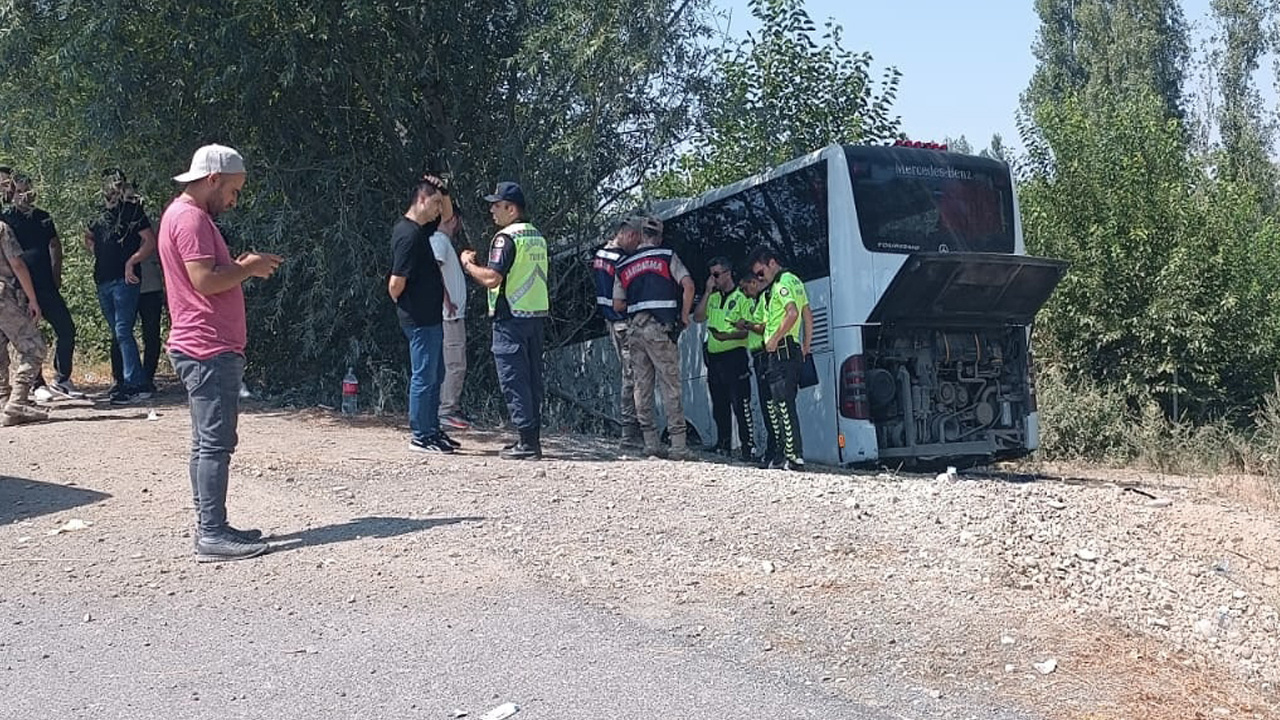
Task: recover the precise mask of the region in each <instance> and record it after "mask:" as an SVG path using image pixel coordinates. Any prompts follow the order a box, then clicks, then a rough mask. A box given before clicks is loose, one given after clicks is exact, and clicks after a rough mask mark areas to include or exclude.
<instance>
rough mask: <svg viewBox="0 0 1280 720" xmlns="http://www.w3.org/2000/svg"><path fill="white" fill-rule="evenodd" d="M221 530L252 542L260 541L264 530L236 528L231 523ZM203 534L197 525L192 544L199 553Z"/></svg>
mask: <svg viewBox="0 0 1280 720" xmlns="http://www.w3.org/2000/svg"><path fill="white" fill-rule="evenodd" d="M221 532H224V533H226V534H227V535H230V536H231V537H233V538H235V539H237V540H239V541H241V542H250V543H251V542H258V541H259V540H261V539H262V531H261V530H258V529H257V528H250V529H248V530H240V529H239V528H234V527H231V526H230V525H223V526H222V530H221ZM202 534H203V533H201V532H200V528H199V527H198V526H197V527H196V534H195V537H193V538H192V539H191V542H192V544H193V545H195V548H196V552H197V553H198V552H200V536H201V535H202Z"/></svg>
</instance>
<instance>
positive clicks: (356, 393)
mask: <svg viewBox="0 0 1280 720" xmlns="http://www.w3.org/2000/svg"><path fill="white" fill-rule="evenodd" d="M359 398H360V381H359V380H357V379H356V371H355V369H354V368H347V376H346V377H344V378H342V414H343V415H355V414H356V412H357V411H358V410H359V407H360V402H359Z"/></svg>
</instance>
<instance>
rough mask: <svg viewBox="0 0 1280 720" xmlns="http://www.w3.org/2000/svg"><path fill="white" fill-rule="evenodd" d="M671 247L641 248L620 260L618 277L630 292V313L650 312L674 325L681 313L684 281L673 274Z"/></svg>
mask: <svg viewBox="0 0 1280 720" xmlns="http://www.w3.org/2000/svg"><path fill="white" fill-rule="evenodd" d="M674 256H675V252H674V251H672V250H671V249H670V248H663V247H655V248H648V249H646V250H641V251H640V252H638V253H636V254H635V255H632V256H631V257H628V258H624V259H623V260H622V261H621V262H619V263H618V278H619V280H620V281H621V283H622V289H623V290H625V291H626V293H627V315H630V316H633V317H634V316H635V315H636V314H638V313H642V312H647V313H649V314H650V315H652V316H653V317H654V319H655V320H657V321H658V322H660V323H663V324H665V325H674V324H676V321H677V320H678V319H679V317H680V313H679V308H680V283H677V282H676V281H675V278H674V277H673V276H672V274H671V259H672V257H674Z"/></svg>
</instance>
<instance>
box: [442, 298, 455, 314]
mask: <svg viewBox="0 0 1280 720" xmlns="http://www.w3.org/2000/svg"><path fill="white" fill-rule="evenodd" d="M444 314H445V315H457V314H458V306H457V304H456V303H454V302H453V301H452V300H445V301H444Z"/></svg>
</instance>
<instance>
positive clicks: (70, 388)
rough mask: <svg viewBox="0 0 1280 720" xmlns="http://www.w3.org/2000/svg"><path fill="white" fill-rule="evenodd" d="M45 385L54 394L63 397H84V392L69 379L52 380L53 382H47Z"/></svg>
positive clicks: (73, 398)
mask: <svg viewBox="0 0 1280 720" xmlns="http://www.w3.org/2000/svg"><path fill="white" fill-rule="evenodd" d="M46 387H48V388H49V389H50V390H51V391H53V392H54V393H55V394H57V395H61V396H63V397H65V398H70V399H72V400H78V399H79V398H82V397H84V393H83V392H81V391H80V388H78V387H76V384H75V383H73V382H71V380H69V379H68V380H54V381H53V382H51V383H48V384H47V385H46Z"/></svg>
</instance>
